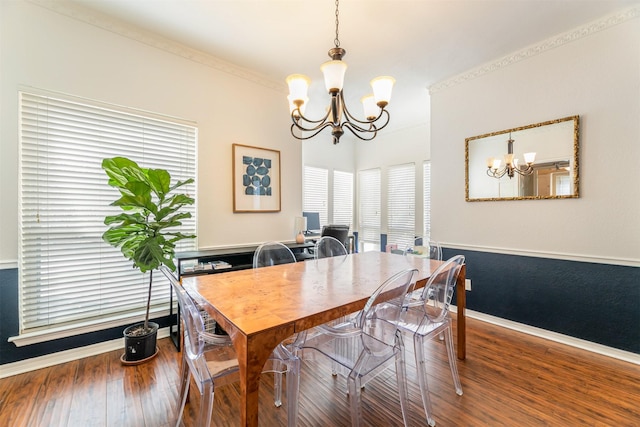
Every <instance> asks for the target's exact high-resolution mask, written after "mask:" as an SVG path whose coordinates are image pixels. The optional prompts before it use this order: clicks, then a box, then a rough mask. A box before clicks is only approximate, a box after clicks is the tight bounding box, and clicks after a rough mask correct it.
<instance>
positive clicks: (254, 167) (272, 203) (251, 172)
mask: <svg viewBox="0 0 640 427" xmlns="http://www.w3.org/2000/svg"><path fill="white" fill-rule="evenodd" d="M232 152H233V153H232V156H233V158H232V165H233V167H232V169H233V212H234V213H241V212H280V210H281V202H282V198H281V191H280V189H281V177H280V151H278V150H271V149H269V148H261V147H252V146H249V145H242V144H233V149H232Z"/></svg>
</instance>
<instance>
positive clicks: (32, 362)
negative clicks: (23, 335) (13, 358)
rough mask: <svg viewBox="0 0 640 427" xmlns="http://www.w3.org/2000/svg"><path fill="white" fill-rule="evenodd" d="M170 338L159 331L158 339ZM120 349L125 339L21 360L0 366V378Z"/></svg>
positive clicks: (164, 332)
mask: <svg viewBox="0 0 640 427" xmlns="http://www.w3.org/2000/svg"><path fill="white" fill-rule="evenodd" d="M168 336H169V328H168V327H167V328H161V329H158V339H160V338H166V337H168ZM120 348H121V349H124V338H118V339H115V340H111V341H104V342H101V343H97V344H91V345H87V346H84V347H79V348H72V349H70V350H64V351H59V352H57V353H51V354H46V355H44V356H38V357H34V358H31V359H26V360H20V361H18V362H13V363H7V364H4V365H0V378H6V377H10V376H12V375H18V374H23V373H25V372H29V371H35V370H36V369H42V368H47V367H49V366H54V365H59V364H60V363H66V362H71V361H72V360H78V359H82V358H84V357H89V356H95V355H97V354H101V353H107V352H109V351H113V350H118V349H120ZM123 351H124V350H123Z"/></svg>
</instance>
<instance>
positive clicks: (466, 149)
mask: <svg viewBox="0 0 640 427" xmlns="http://www.w3.org/2000/svg"><path fill="white" fill-rule="evenodd" d="M570 120H573V165H574V167H573V171H572V172H573V194H570V195H562V196H517V197H488V198H470V197H469V143H470V142H471V141H475V140H478V139H482V138H487V137H491V136H496V135H502V134H508V133H510V132H516V131H523V130H527V129H533V128H538V127H541V126H548V125H553V124H557V123H561V122H566V121H570ZM579 129H580V116H577V115H576V116H569V117H564V118H562V119H556V120H549V121H546V122H542V123H534V124H531V125H526V126H520V127H517V128H512V129H505V130H501V131H497V132H491V133H486V134H484V135H478V136H472V137H469V138H466V139H465V140H464V167H465V170H464V197H465V201H467V202H493V201H503V200H538V199H540V200H542V199H575V198H578V197H580V186H579V183H580V181H579V176H580V175H579V169H580V168H579V161H578V158H579V156H578V154H579V139H580V130H579ZM534 164H535V163H534Z"/></svg>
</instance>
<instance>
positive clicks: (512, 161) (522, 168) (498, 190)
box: [465, 116, 579, 201]
mask: <svg viewBox="0 0 640 427" xmlns="http://www.w3.org/2000/svg"><path fill="white" fill-rule="evenodd" d="M578 122H579V120H578V116H571V117H565V118H563V119H557V120H550V121H548V122H543V123H536V124H532V125H527V126H522V127H518V128H513V129H506V130H503V131H498V132H493V133H489V134H485V135H479V136H474V137H471V138H467V139H466V140H465V178H466V182H465V200H467V201H483V200H521V199H560V198H572V197H578V196H579V191H578V129H579V126H578V125H579V123H578Z"/></svg>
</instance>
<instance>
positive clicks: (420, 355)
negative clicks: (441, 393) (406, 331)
mask: <svg viewBox="0 0 640 427" xmlns="http://www.w3.org/2000/svg"><path fill="white" fill-rule="evenodd" d="M413 346H414V351H415V353H416V368H417V369H418V383H419V384H420V394H421V395H422V406H423V407H424V413H425V416H426V417H427V424H429V425H430V426H432V427H433V426H435V425H436V422H435V420H434V419H433V418H431V397H430V396H429V384H428V382H427V369H426V366H425V360H424V337H423V336H422V335H420V334H414V336H413Z"/></svg>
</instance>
